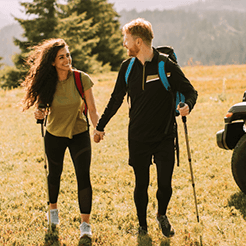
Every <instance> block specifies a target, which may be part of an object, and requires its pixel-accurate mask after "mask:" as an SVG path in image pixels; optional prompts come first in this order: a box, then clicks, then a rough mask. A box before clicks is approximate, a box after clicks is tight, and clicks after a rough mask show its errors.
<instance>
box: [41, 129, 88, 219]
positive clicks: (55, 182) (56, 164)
mask: <svg viewBox="0 0 246 246" xmlns="http://www.w3.org/2000/svg"><path fill="white" fill-rule="evenodd" d="M67 147H68V149H69V151H70V155H71V158H72V161H73V165H74V168H75V173H76V178H77V185H78V200H79V208H80V212H81V213H82V214H90V212H91V203H92V188H91V182H90V163H91V142H90V135H89V132H88V131H86V132H83V133H81V134H78V135H75V136H73V138H72V139H69V138H66V137H56V136H53V135H51V134H50V133H49V132H47V131H46V134H45V150H46V155H47V159H48V163H49V175H48V184H49V198H50V203H56V202H57V199H58V193H59V189H60V179H61V174H62V170H63V160H64V155H65V151H66V148H67Z"/></svg>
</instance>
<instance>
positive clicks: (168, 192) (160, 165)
mask: <svg viewBox="0 0 246 246" xmlns="http://www.w3.org/2000/svg"><path fill="white" fill-rule="evenodd" d="M161 147H162V148H161V151H160V150H159V152H156V153H153V156H154V162H155V164H156V168H157V185H158V190H157V192H156V197H157V200H158V214H160V215H164V214H166V210H167V206H168V203H169V201H170V198H171V196H172V186H171V183H172V182H171V181H172V174H173V167H174V146H173V140H172V139H171V140H169V141H166V142H165V143H164V144H163V143H162V144H161ZM149 167H150V166H148V165H142V166H141V165H136V166H133V170H134V173H135V190H134V201H135V205H136V209H137V215H138V219H139V224H140V226H144V227H146V226H147V221H146V214H147V205H148V186H149Z"/></svg>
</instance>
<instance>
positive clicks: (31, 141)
mask: <svg viewBox="0 0 246 246" xmlns="http://www.w3.org/2000/svg"><path fill="white" fill-rule="evenodd" d="M184 72H185V74H186V75H187V77H188V78H189V79H190V80H191V82H192V84H193V85H194V86H195V88H196V89H197V90H198V93H199V99H198V102H197V105H196V106H195V108H194V110H193V112H192V113H191V115H190V116H189V117H188V120H187V125H188V132H189V142H190V147H191V157H192V166H193V171H194V177H195V184H196V193H197V199H198V209H199V216H200V223H197V220H196V213H195V205H194V197H193V191H192V185H191V179H190V172H189V163H188V159H187V153H186V145H185V139H184V131H183V123H182V122H181V120H180V119H178V124H179V139H180V167H177V166H175V170H174V176H173V196H172V199H171V201H170V204H169V207H168V216H169V218H170V221H171V223H172V224H173V227H174V228H175V231H176V235H175V236H174V237H173V238H172V239H170V240H165V239H164V238H163V237H162V235H161V232H160V230H159V228H158V227H157V223H156V221H155V215H156V210H157V201H156V198H155V193H156V169H155V166H154V165H152V166H151V180H150V187H149V205H148V224H149V237H150V238H146V240H139V239H138V238H137V235H136V234H137V228H138V222H137V217H136V211H135V206H134V202H133V189H134V174H133V171H132V169H131V167H130V166H129V165H128V149H127V124H128V106H127V103H126V102H124V104H123V105H122V107H121V108H120V110H119V111H118V113H117V115H116V116H115V117H114V118H113V119H112V120H111V121H110V123H109V124H108V126H107V128H106V137H105V140H104V141H102V142H100V143H99V144H95V143H92V147H93V156H92V157H93V158H92V164H91V180H92V186H93V207H92V213H91V224H92V229H93V245H106V246H109V245H112V246H116V245H120V246H125V245H127V246H134V245H158V246H164V245H173V246H174V245H175V246H181V245H182V246H186V245H187V246H188V245H189V246H191V245H192V246H193V245H200V241H201V240H202V243H203V245H209V246H210V245H218V246H234V245H238V246H242V245H246V237H245V235H246V227H245V219H246V196H245V195H244V194H243V193H242V192H240V190H239V189H238V187H237V185H236V183H235V182H234V180H233V177H232V173H231V167H230V159H231V155H232V151H229V150H228V151H226V150H222V149H219V148H218V147H217V145H216V136H215V135H216V132H217V131H219V130H220V129H222V128H223V127H224V122H223V117H224V115H225V113H226V112H227V110H228V109H229V108H230V107H231V106H232V105H233V104H235V103H238V102H240V101H241V99H242V95H243V92H244V91H245V90H246V86H245V80H246V65H241V66H211V67H203V66H195V67H186V68H184ZM116 77H117V73H109V74H103V75H98V76H92V78H93V81H94V82H95V86H94V95H95V97H96V104H97V108H98V111H99V113H100V114H101V113H102V112H103V110H104V107H105V106H106V104H107V101H108V99H109V97H110V94H111V92H112V89H113V86H114V81H115V78H116ZM223 81H224V85H223ZM22 96H23V90H22V89H14V90H10V91H3V90H1V91H0V115H1V117H0V126H1V128H0V133H1V143H0V180H1V185H0V194H1V195H0V221H1V227H0V245H6V246H7V245H63V246H65V245H69V246H70V245H71V246H73V245H79V225H80V215H79V208H78V202H77V191H76V189H77V188H76V179H75V174H74V169H73V165H72V162H71V160H70V157H69V154H68V153H66V157H65V165H64V171H63V174H62V181H61V190H60V195H59V201H58V203H59V210H60V225H59V227H58V228H57V230H56V231H55V232H54V233H53V235H51V234H50V232H49V231H48V230H47V227H48V225H47V221H46V219H45V212H46V210H47V205H46V191H45V172H44V167H43V142H42V138H41V134H40V126H39V125H37V124H36V122H35V119H34V116H33V109H31V110H29V111H28V112H25V113H22V112H21V109H20V106H19V105H18V103H19V102H20V100H21V98H22ZM56 237H58V238H59V240H58V241H57V242H56V243H53V244H52V243H51V241H52V240H53V239H54V238H56Z"/></svg>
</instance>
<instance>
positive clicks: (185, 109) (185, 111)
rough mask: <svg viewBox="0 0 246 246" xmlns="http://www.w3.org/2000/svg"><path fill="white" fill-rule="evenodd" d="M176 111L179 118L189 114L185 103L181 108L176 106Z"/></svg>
mask: <svg viewBox="0 0 246 246" xmlns="http://www.w3.org/2000/svg"><path fill="white" fill-rule="evenodd" d="M177 110H178V111H179V113H180V115H181V116H187V115H188V114H189V113H190V108H189V106H188V104H186V103H184V106H183V107H180V105H178V107H177Z"/></svg>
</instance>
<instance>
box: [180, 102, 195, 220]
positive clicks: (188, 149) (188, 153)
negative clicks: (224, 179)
mask: <svg viewBox="0 0 246 246" xmlns="http://www.w3.org/2000/svg"><path fill="white" fill-rule="evenodd" d="M184 106H185V104H184V103H183V102H181V103H179V107H180V108H183V107H184ZM182 121H183V123H184V132H185V141H186V147H187V155H188V161H189V166H190V175H191V182H192V187H193V193H194V199H195V206H196V216H197V222H198V223H199V214H198V208H197V199H196V189H195V182H194V175H193V169H192V165H191V154H190V145H189V140H188V130H187V125H186V121H187V119H186V116H182Z"/></svg>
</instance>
